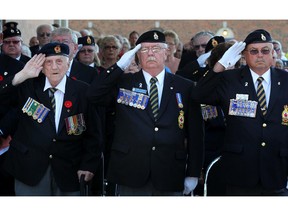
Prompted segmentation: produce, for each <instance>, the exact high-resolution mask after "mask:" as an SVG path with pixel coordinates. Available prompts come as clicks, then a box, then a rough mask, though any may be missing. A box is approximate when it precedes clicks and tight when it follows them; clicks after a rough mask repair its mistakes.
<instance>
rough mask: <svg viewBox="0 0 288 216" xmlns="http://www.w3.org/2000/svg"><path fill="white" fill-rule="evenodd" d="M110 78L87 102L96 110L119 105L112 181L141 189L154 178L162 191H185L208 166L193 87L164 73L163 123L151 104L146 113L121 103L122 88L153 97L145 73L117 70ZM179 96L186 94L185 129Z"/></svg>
mask: <svg viewBox="0 0 288 216" xmlns="http://www.w3.org/2000/svg"><path fill="white" fill-rule="evenodd" d="M106 74H107V76H106V77H105V78H103V79H101V78H100V79H97V80H95V82H94V83H93V84H92V85H91V87H90V90H89V92H88V98H89V99H90V100H91V101H92V102H94V103H97V104H102V103H109V101H111V100H110V99H112V101H113V102H114V103H116V116H115V133H114V139H113V144H112V151H111V157H110V162H109V167H108V173H107V176H108V180H109V181H111V182H114V183H117V184H120V185H126V186H130V187H140V186H143V185H144V184H145V183H146V182H147V180H148V178H149V177H150V178H151V180H152V183H153V185H154V187H155V188H157V189H158V190H163V191H181V190H183V185H184V184H183V183H184V178H185V176H193V177H199V175H200V172H201V168H202V162H203V161H202V160H203V148H204V146H203V125H202V124H203V122H202V118H201V111H200V106H199V104H193V103H191V101H192V100H191V97H190V96H191V92H192V91H193V83H192V82H190V81H189V80H186V79H184V78H182V77H179V76H176V75H173V74H169V73H168V72H166V73H165V80H164V88H163V95H162V99H161V105H160V110H159V114H158V117H159V120H158V121H156V122H155V121H154V119H153V116H152V110H151V108H150V105H149V104H148V105H147V107H146V108H145V109H144V110H143V109H138V108H134V107H131V106H129V105H125V104H122V103H117V102H116V95H117V94H118V91H119V88H124V89H127V90H130V91H132V90H133V88H138V89H142V90H143V92H146V93H145V94H148V92H147V86H146V82H145V79H144V75H143V72H142V71H139V72H138V73H135V74H124V73H123V71H122V70H121V69H119V68H118V67H117V66H116V65H115V66H113V67H112V68H110V69H108V70H107V73H106ZM102 75H103V74H102ZM100 77H101V76H100ZM176 93H180V94H181V98H182V101H183V105H184V106H183V109H182V111H184V118H185V120H184V122H185V123H184V127H183V129H181V128H180V127H179V121H178V117H179V115H180V110H181V109H180V108H179V107H178V103H177V99H176Z"/></svg>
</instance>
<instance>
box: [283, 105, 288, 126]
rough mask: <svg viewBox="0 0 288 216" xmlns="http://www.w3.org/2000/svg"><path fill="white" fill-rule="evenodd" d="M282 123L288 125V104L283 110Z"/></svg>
mask: <svg viewBox="0 0 288 216" xmlns="http://www.w3.org/2000/svg"><path fill="white" fill-rule="evenodd" d="M282 125H286V126H288V105H284V110H283V112H282Z"/></svg>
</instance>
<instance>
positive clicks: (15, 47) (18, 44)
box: [1, 22, 30, 64]
mask: <svg viewBox="0 0 288 216" xmlns="http://www.w3.org/2000/svg"><path fill="white" fill-rule="evenodd" d="M17 25H18V23H16V22H8V23H6V24H5V25H4V30H3V42H2V47H1V49H2V53H3V54H5V55H8V56H10V57H12V58H14V59H17V60H19V61H21V62H23V63H24V64H26V63H27V62H28V61H29V60H30V57H28V56H25V55H23V54H22V43H23V40H22V37H21V31H20V30H19V29H18V28H17Z"/></svg>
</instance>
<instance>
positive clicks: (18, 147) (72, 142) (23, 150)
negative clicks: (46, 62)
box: [0, 75, 100, 191]
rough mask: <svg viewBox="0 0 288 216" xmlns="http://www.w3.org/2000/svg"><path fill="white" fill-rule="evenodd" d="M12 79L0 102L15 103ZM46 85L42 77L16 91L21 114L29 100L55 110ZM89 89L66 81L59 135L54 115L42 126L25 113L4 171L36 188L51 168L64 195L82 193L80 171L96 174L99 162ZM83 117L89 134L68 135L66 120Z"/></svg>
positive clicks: (96, 132) (96, 119)
mask: <svg viewBox="0 0 288 216" xmlns="http://www.w3.org/2000/svg"><path fill="white" fill-rule="evenodd" d="M12 78H13V77H12ZM12 78H11V79H10V81H8V82H7V83H5V84H4V85H2V86H1V90H0V99H1V101H3V100H8V101H10V102H12V101H11V99H10V98H11V97H10V96H9V95H10V90H11V89H13V88H16V87H14V86H12V85H11V81H12ZM6 84H7V85H6ZM44 84H45V77H44V75H40V76H39V77H38V78H35V79H29V80H27V81H25V82H24V83H22V84H20V85H19V86H18V87H17V90H18V91H17V93H18V94H17V95H18V97H17V104H18V110H20V112H21V109H22V107H23V106H24V104H25V102H26V101H27V99H28V97H31V98H33V99H35V100H36V101H38V102H40V103H42V104H43V105H44V106H46V107H48V108H49V109H50V110H52V108H51V103H50V99H49V96H48V91H45V92H43V88H44ZM87 88H88V85H87V84H85V83H83V82H79V81H75V80H72V79H70V78H67V83H66V92H65V95H64V100H63V108H62V112H61V117H60V122H59V128H58V133H56V131H55V123H54V122H55V121H54V115H53V113H52V112H49V114H48V116H47V117H46V119H45V120H44V121H43V122H42V123H38V122H37V121H36V120H34V119H33V118H32V117H31V116H28V115H27V114H26V113H23V112H22V114H21V115H20V116H19V121H18V125H17V129H16V132H15V134H14V136H13V139H12V141H11V143H10V148H9V150H8V152H7V159H6V161H5V168H6V170H7V171H8V172H9V173H10V174H11V175H13V176H14V177H15V178H16V179H18V180H20V181H22V182H23V183H25V184H27V185H32V186H33V185H36V184H37V183H38V182H39V181H40V179H41V178H42V177H43V175H44V173H45V172H46V170H47V167H48V166H49V165H50V166H51V167H52V170H53V174H54V176H55V180H56V183H57V185H58V187H59V188H60V189H61V190H62V191H76V190H79V180H78V177H77V170H79V169H82V170H88V171H91V172H94V173H95V171H96V168H97V166H98V162H99V159H100V147H99V141H98V135H99V134H98V133H99V128H97V127H98V126H99V124H98V121H99V118H98V116H97V113H96V112H94V110H95V109H93V107H90V105H89V104H88V102H87V100H86V97H85V96H86V91H87ZM65 101H71V103H72V106H71V107H70V108H69V107H67V106H65ZM0 103H1V102H0ZM80 113H83V114H84V119H85V122H86V127H87V129H86V131H84V132H83V133H82V134H81V135H68V133H67V130H66V125H65V120H64V119H65V118H67V117H69V116H73V115H76V114H80Z"/></svg>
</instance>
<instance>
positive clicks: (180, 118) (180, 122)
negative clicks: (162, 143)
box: [178, 110, 184, 129]
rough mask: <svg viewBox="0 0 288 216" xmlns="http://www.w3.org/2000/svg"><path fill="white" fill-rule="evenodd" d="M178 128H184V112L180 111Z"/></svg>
mask: <svg viewBox="0 0 288 216" xmlns="http://www.w3.org/2000/svg"><path fill="white" fill-rule="evenodd" d="M178 126H179V128H180V129H183V127H184V111H182V110H181V111H180V112H179V116H178Z"/></svg>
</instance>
